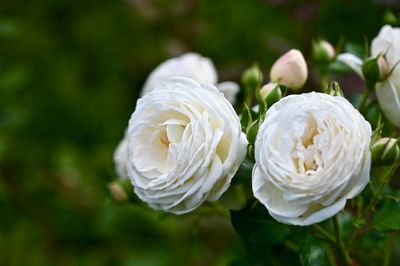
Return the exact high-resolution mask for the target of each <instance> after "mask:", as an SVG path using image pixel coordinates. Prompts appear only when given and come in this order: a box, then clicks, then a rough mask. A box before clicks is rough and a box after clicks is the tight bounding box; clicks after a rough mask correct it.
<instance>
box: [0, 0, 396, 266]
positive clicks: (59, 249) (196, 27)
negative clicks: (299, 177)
mask: <svg viewBox="0 0 400 266" xmlns="http://www.w3.org/2000/svg"><path fill="white" fill-rule="evenodd" d="M399 6H400V4H399V2H398V1H397V0H392V1H389V0H386V1H384V0H373V1H368V0H353V1H350V0H348V1H338V0H325V1H318V0H313V1H300V0H297V1H289V0H263V1H262V0H251V1H239V0H238V1H232V0H219V1H213V0H204V1H201V0H173V1H156V0H149V1H144V0H125V1H123V0H114V1H110V0H84V1H83V0H36V1H35V0H26V1H12V0H1V1H0V265H229V264H231V263H232V264H235V263H236V265H241V264H240V261H241V259H240V258H241V257H242V256H244V253H245V251H244V248H243V247H242V246H241V243H240V239H239V237H238V236H237V235H236V234H235V233H234V232H233V229H232V227H231V225H230V222H229V219H228V218H227V217H226V216H225V215H224V214H223V213H222V214H220V215H218V214H214V215H207V214H204V215H200V214H193V215H187V216H184V217H176V216H173V215H165V214H162V213H158V212H154V211H150V210H149V209H147V208H146V207H144V206H137V205H134V204H119V203H116V202H114V201H113V200H112V198H111V197H110V193H109V191H108V187H107V185H108V183H109V182H111V181H112V180H113V179H115V174H114V171H113V164H112V154H113V152H114V149H115V147H116V145H117V144H118V142H119V140H120V139H121V138H122V136H123V132H124V129H125V128H126V126H127V123H128V119H129V117H130V115H131V113H132V112H133V110H134V108H135V102H136V99H137V97H138V95H139V92H140V89H141V87H142V85H143V83H144V81H145V79H146V77H147V75H148V74H149V73H150V72H151V70H152V69H154V68H155V67H156V66H157V65H158V64H159V63H161V62H162V61H163V60H165V59H167V58H170V57H172V56H176V55H179V54H181V53H184V52H187V51H195V52H199V53H201V54H203V55H205V56H207V57H210V58H212V59H213V61H214V63H215V65H216V67H217V69H218V71H219V79H220V80H221V81H224V80H234V81H239V80H240V75H241V73H242V71H243V70H244V69H245V68H246V67H248V66H250V65H251V64H253V63H255V62H258V64H259V65H260V67H261V68H262V69H263V71H265V72H266V73H268V69H269V67H270V66H271V64H272V63H273V61H274V60H276V59H277V58H278V57H279V56H280V55H281V54H282V53H283V52H285V51H287V50H289V49H291V48H298V49H300V50H301V51H303V52H304V53H305V55H306V58H310V56H309V55H310V48H311V41H312V38H316V37H323V38H326V39H327V40H329V41H330V42H332V43H333V44H336V43H337V42H338V41H339V39H340V38H341V37H344V38H345V40H346V41H348V42H349V43H355V44H359V46H361V47H362V43H363V41H364V38H367V39H368V40H371V39H372V38H373V37H374V36H375V35H376V34H377V33H378V31H379V29H380V27H381V26H382V25H383V23H385V21H388V20H390V16H389V15H388V13H387V11H388V9H389V8H390V9H391V10H392V11H394V12H395V13H396V12H398V11H399ZM355 47H357V46H356V45H355ZM311 71H312V70H311ZM349 78H350V79H354V77H349ZM354 84H356V85H354V89H357V88H356V87H357V86H362V84H361V83H357V82H356V81H355V82H354ZM357 84H359V85H357ZM360 84H361V85H360ZM311 86H312V85H311ZM345 90H349V88H345Z"/></svg>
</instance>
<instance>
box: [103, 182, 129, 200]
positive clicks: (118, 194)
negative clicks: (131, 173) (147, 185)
mask: <svg viewBox="0 0 400 266" xmlns="http://www.w3.org/2000/svg"><path fill="white" fill-rule="evenodd" d="M108 189H109V190H110V193H111V196H112V197H113V199H114V200H116V201H118V202H125V201H127V200H128V199H129V196H128V194H127V193H126V191H125V189H124V187H123V186H122V184H120V183H119V182H118V181H113V182H111V183H110V184H109V185H108Z"/></svg>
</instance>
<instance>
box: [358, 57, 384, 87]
mask: <svg viewBox="0 0 400 266" xmlns="http://www.w3.org/2000/svg"><path fill="white" fill-rule="evenodd" d="M361 69H362V74H363V76H364V78H365V81H366V83H367V87H368V88H373V85H375V83H377V82H378V81H379V80H380V79H381V70H380V67H379V63H378V58H370V59H368V60H366V61H365V62H364V64H363V65H362V67H361Z"/></svg>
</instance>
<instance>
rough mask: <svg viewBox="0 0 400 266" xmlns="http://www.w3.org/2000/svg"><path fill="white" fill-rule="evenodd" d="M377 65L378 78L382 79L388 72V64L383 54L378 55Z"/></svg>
mask: <svg viewBox="0 0 400 266" xmlns="http://www.w3.org/2000/svg"><path fill="white" fill-rule="evenodd" d="M378 66H379V74H380V78H381V79H384V78H385V77H386V76H387V75H388V74H389V72H390V69H389V65H388V63H387V61H386V59H385V58H384V57H383V56H379V57H378Z"/></svg>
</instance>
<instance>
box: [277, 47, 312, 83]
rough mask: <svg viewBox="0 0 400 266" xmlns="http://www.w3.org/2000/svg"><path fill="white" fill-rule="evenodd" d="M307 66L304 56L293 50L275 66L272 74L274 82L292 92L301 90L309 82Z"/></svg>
mask: <svg viewBox="0 0 400 266" xmlns="http://www.w3.org/2000/svg"><path fill="white" fill-rule="evenodd" d="M307 76H308V71H307V64H306V61H305V59H304V57H303V54H302V53H301V52H300V51H299V50H296V49H292V50H290V51H289V52H287V53H286V54H284V55H283V56H281V57H280V58H279V59H278V60H277V61H276V62H275V63H274V64H273V65H272V68H271V72H270V79H271V81H272V82H277V83H279V84H281V85H284V86H286V87H288V88H289V89H292V90H299V89H300V88H301V87H303V85H304V84H305V83H306V81H307Z"/></svg>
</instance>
